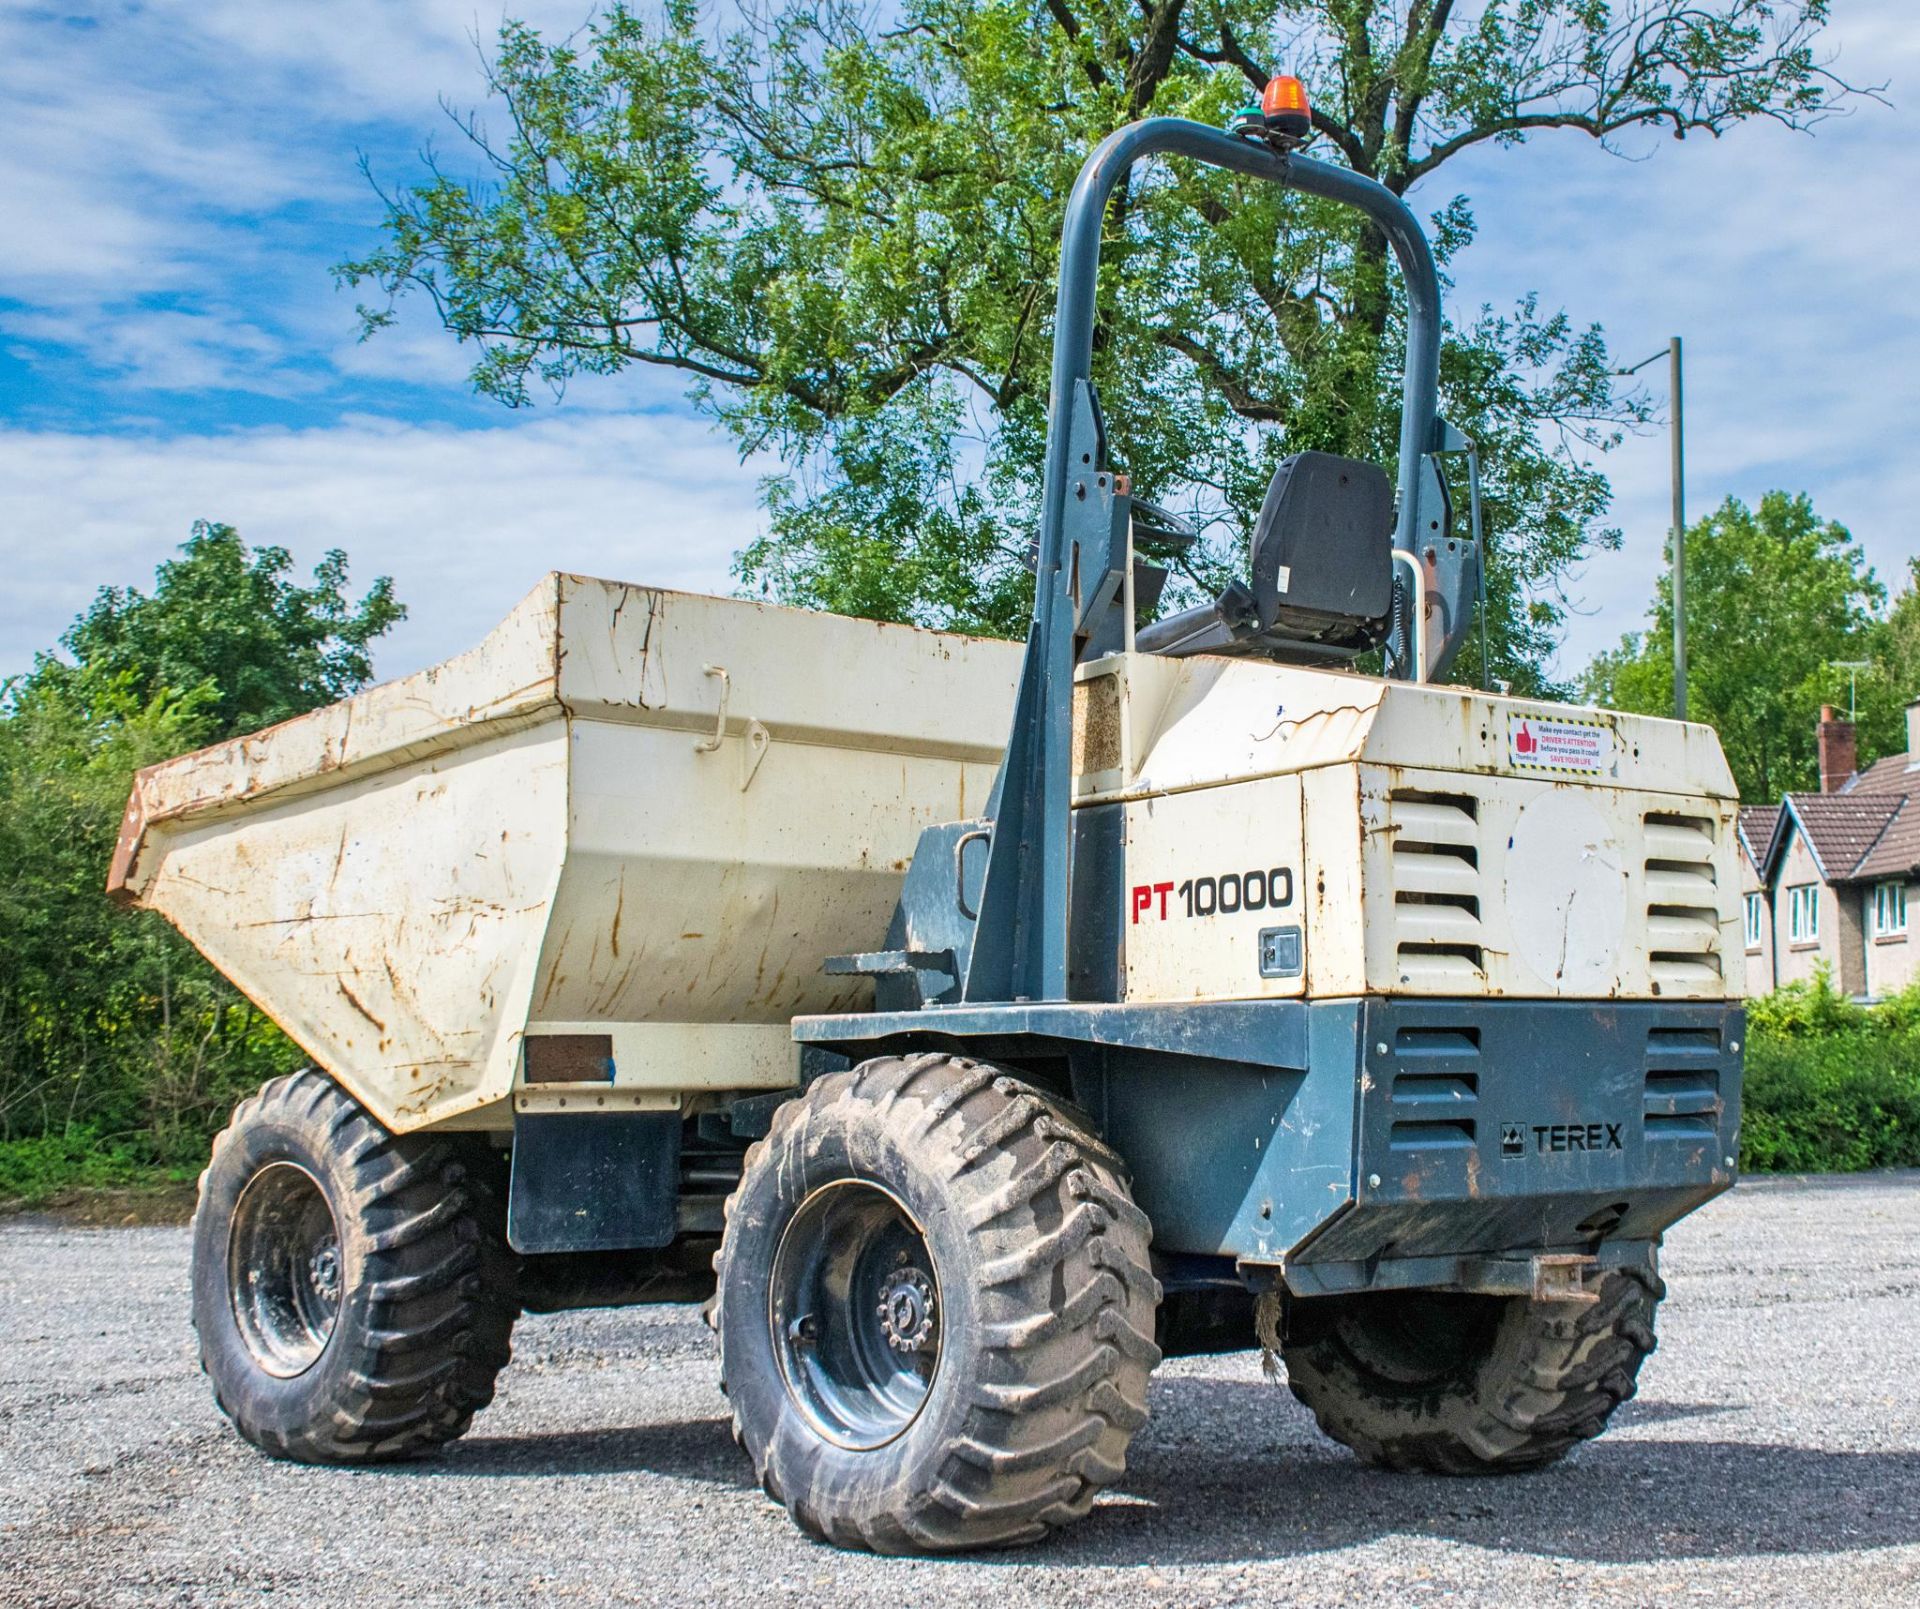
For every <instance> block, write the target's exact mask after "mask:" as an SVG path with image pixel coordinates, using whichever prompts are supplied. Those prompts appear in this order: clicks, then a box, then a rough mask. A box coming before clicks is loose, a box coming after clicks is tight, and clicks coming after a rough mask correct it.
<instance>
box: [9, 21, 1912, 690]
mask: <svg viewBox="0 0 1920 1609" xmlns="http://www.w3.org/2000/svg"><path fill="white" fill-rule="evenodd" d="M514 10H515V11H516V12H517V13H518V14H520V15H523V16H525V17H526V18H527V19H528V20H529V21H532V22H533V23H535V24H536V25H537V26H540V27H542V28H543V29H549V30H557V31H566V30H568V29H570V28H572V27H575V26H577V25H578V24H579V23H580V22H581V21H582V20H583V19H584V18H585V16H586V15H587V14H588V10H589V5H588V0H570V3H565V4H552V3H538V4H536V3H528V4H522V5H517V6H516V7H514ZM1834 11H1835V13H1836V22H1835V25H1834V27H1833V29H1832V30H1831V34H1830V37H1829V47H1830V49H1832V50H1834V51H1837V52H1838V56H1839V67H1840V69H1841V70H1842V71H1843V72H1845V73H1846V74H1848V75H1849V76H1851V77H1853V78H1855V79H1858V80H1864V81H1872V82H1886V83H1888V84H1889V86H1890V88H1889V97H1890V99H1891V100H1892V101H1893V103H1894V104H1893V107H1892V108H1891V109H1889V108H1883V107H1879V106H1874V105H1864V106H1862V107H1861V108H1860V109H1859V110H1858V111H1857V112H1856V113H1855V114H1854V115H1853V116H1851V117H1848V118H1844V119H1836V120H1834V121H1832V122H1829V123H1828V124H1826V125H1824V126H1823V128H1822V129H1821V130H1820V132H1819V133H1818V135H1817V136H1815V137H1814V138H1811V139H1809V138H1807V137H1805V136H1801V135H1794V134H1791V133H1788V132H1786V131H1783V130H1779V129H1775V128H1771V127H1750V128H1743V129H1740V130H1738V131H1736V132H1735V133H1734V134H1733V135H1731V136H1729V137H1728V138H1726V139H1724V140H1721V141H1718V142H1713V141H1689V142H1688V143H1687V144H1685V145H1684V146H1680V145H1675V144H1674V143H1673V142H1672V141H1671V140H1653V141H1649V142H1648V143H1647V145H1646V146H1645V147H1644V149H1643V150H1639V151H1636V152H1635V153H1634V159H1633V160H1623V159H1621V158H1619V157H1614V156H1609V155H1607V154H1606V153H1604V152H1602V151H1600V150H1599V149H1598V148H1596V147H1595V146H1593V145H1592V143H1591V142H1589V141H1586V140H1584V139H1582V138H1580V137H1578V136H1575V135H1571V134H1561V135H1557V136H1555V135H1549V136H1543V137H1541V138H1540V139H1539V140H1538V141H1536V143H1535V144H1534V145H1533V146H1531V147H1530V148H1528V149H1527V150H1525V151H1522V152H1498V151H1482V152H1480V153H1477V154H1475V155H1474V156H1473V157H1472V158H1471V159H1470V161H1469V162H1467V163H1465V164H1461V165H1455V166H1453V167H1450V169H1449V170H1448V171H1447V173H1446V174H1445V175H1443V178H1444V179H1445V181H1446V183H1445V186H1444V188H1442V189H1432V190H1429V191H1427V192H1425V193H1420V192H1416V195H1415V200H1416V201H1418V202H1420V203H1421V204H1422V205H1423V206H1424V207H1425V208H1426V209H1427V210H1432V209H1434V208H1437V207H1438V206H1440V205H1441V204H1443V203H1444V202H1445V201H1446V200H1447V199H1448V197H1449V196H1450V195H1451V194H1452V193H1453V192H1454V191H1455V190H1465V191H1467V192H1468V193H1469V194H1470V195H1471V196H1472V197H1473V201H1474V206H1475V210H1476V213H1477V215H1478V217H1479V220H1480V226H1481V232H1480V238H1479V241H1478V243H1477V244H1476V245H1475V246H1474V247H1473V248H1472V250H1471V251H1470V253H1469V254H1468V255H1467V256H1466V257H1465V258H1464V259H1463V260H1462V262H1461V263H1460V265H1459V284H1458V287H1457V291H1456V296H1455V301H1456V304H1457V305H1458V306H1459V307H1460V309H1461V310H1463V311H1470V310H1471V308H1472V307H1473V306H1474V305H1477V304H1478V303H1479V302H1481V301H1491V302H1493V303H1495V304H1496V305H1504V304H1508V303H1510V302H1511V301H1512V300H1513V299H1514V298H1515V297H1517V296H1518V295H1520V294H1522V293H1524V292H1525V291H1527V290H1529V289H1538V290H1540V291H1541V292H1542V294H1543V299H1544V300H1545V301H1547V302H1548V303H1549V304H1557V305H1561V306H1565V307H1566V308H1567V309H1568V310H1569V311H1570V312H1571V313H1573V314H1574V316H1575V317H1576V318H1577V319H1578V320H1580V321H1582V322H1585V321H1589V320H1598V321H1599V322H1601V323H1603V324H1604V325H1605V326H1606V328H1607V331H1608V334H1609V337H1610V338H1611V340H1612V341H1613V342H1614V344H1615V347H1616V349H1617V351H1618V352H1619V354H1620V356H1621V357H1622V358H1623V359H1626V360H1629V361H1631V360H1632V359H1637V358H1639V357H1642V356H1645V355H1646V354H1648V353H1650V352H1652V351H1654V350H1655V349H1656V348H1658V347H1660V346H1661V345H1662V344H1663V343H1664V342H1665V340H1666V338H1667V336H1668V335H1669V334H1672V333H1679V334H1681V335H1683V336H1685V337H1686V340H1687V346H1688V356H1689V373H1688V399H1687V400H1688V447H1689V469H1688V475H1689V493H1690V496H1689V506H1690V509H1691V510H1692V511H1693V512H1695V513H1698V512H1700V511H1702V510H1704V509H1705V508H1706V507H1708V506H1709V505H1710V504H1712V503H1717V502H1718V501H1719V500H1720V499H1721V498H1722V497H1724V496H1726V495H1728V494H1734V495H1738V496H1741V497H1743V498H1747V499H1749V500H1752V499H1755V498H1757V497H1758V496H1759V495H1760V494H1761V493H1762V492H1764V491H1765V490H1767V489H1768V488H1770V487H1774V486H1784V487H1788V488H1791V489H1795V490H1800V489H1804V490H1808V491H1811V492H1812V493H1813V495H1814V497H1815V501H1816V504H1817V506H1818V507H1819V508H1820V509H1821V510H1822V511H1823V512H1824V513H1826V514H1828V515H1830V516H1831V517H1834V518H1837V519H1839V520H1841V521H1843V522H1844V523H1846V524H1848V525H1849V526H1850V527H1852V529H1853V530H1854V533H1855V535H1856V536H1857V537H1859V538H1860V540H1861V541H1862V542H1863V543H1864V544H1865V546H1866V548H1867V551H1868V553H1869V556H1870V557H1871V559H1872V560H1873V562H1874V563H1875V564H1876V566H1878V568H1879V569H1880V571H1881V573H1882V575H1883V576H1885V577H1888V578H1893V577H1895V576H1903V575H1904V574H1905V569H1906V559H1907V557H1908V555H1909V554H1910V553H1913V552H1915V551H1917V550H1920V543H1917V542H1916V539H1915V518H1916V515H1915V511H1916V510H1917V509H1920V455H1916V453H1915V450H1914V446H1913V437H1914V434H1915V428H1916V424H1920V316H1917V314H1916V301H1917V298H1916V293H1915V290H1914V284H1915V268H1914V262H1915V257H1916V250H1917V247H1920V229H1916V225H1915V222H1914V215H1915V212H1916V208H1920V156H1916V153H1915V140H1916V135H1920V129H1917V128H1916V125H1915V121H1914V118H1913V115H1912V113H1911V112H1910V110H1909V104H1910V103H1914V88H1913V87H1914V86H1916V85H1920V29H1917V28H1916V27H1915V26H1914V22H1913V16H1914V12H1913V3H1912V0H1835V5H1834ZM499 16H500V13H499V11H498V10H496V9H492V8H490V7H487V6H484V5H483V6H480V7H478V8H476V6H475V5H474V4H473V0H302V3H301V4H298V5H264V4H261V3H259V0H193V3H188V0H150V3H144V4H141V3H132V0H121V3H104V4H69V5H58V4H53V5H38V4H32V3H25V0H0V105H4V107H5V108H6V121H7V133H6V137H5V139H4V140H0V220H4V224H5V227H4V231H0V557H4V559H5V561H6V573H7V575H8V577H9V578H10V583H11V584H10V585H9V586H8V587H7V588H6V589H5V590H4V592H0V675H4V674H8V673H11V672H13V671H15V670H19V669H22V668H24V667H25V665H26V664H27V663H29V662H30V660H31V656H32V654H33V652H34V650H35V649H36V648H39V647H43V646H47V645H49V644H51V643H52V642H53V640H54V639H55V638H56V637H57V635H58V634H59V632H60V630H61V629H62V628H63V627H64V626H65V624H66V623H67V621H68V620H69V619H71V617H72V616H73V614H74V613H75V612H76V611H77V610H78V609H80V608H81V607H83V606H84V605H85V603H86V601H87V600H88V598H89V597H90V596H91V595H92V593H93V591H94V589H95V588H97V587H99V586H101V585H105V584H109V583H117V584H126V583H138V584H141V585H146V584H147V583H148V582H149V581H150V579H151V575H152V570H153V567H154V565H155V564H156V563H157V562H158V561H160V560H161V559H162V558H164V557H165V556H166V555H167V553H168V552H169V551H170V550H171V549H172V548H173V547H174V546H175V545H176V544H177V543H178V542H180V541H181V540H182V539H183V538H184V537H185V535H186V533H187V528H188V526H189V525H190V524H191V522H192V521H193V520H194V519H196V518H199V517H207V518H215V519H224V520H228V521H230V522H232V523H234V524H236V525H238V526H240V527H241V529H242V530H243V531H244V532H245V534H246V535H247V536H248V537H249V538H250V539H252V540H254V541H256V542H275V543H279V544H281V545H283V546H286V547H289V548H291V549H292V550H293V552H294V554H295V555H296V557H297V558H298V559H300V560H301V562H302V563H303V564H305V563H310V562H311V561H312V560H313V559H314V558H316V557H317V556H318V555H319V553H320V552H322V551H323V550H324V549H326V548H328V547H333V546H339V547H344V548H346V549H347V550H348V552H349V553H350V554H351V555H352V557H353V561H354V565H355V573H356V576H357V577H358V578H359V579H361V580H362V581H364V580H366V579H369V578H371V577H372V576H373V575H375V574H377V573H382V572H388V573H391V574H393V575H394V576H395V578H396V580H397V582H398V585H399V590H400V594H401V596H402V597H403V598H404V599H406V600H407V601H408V603H409V604H410V606H411V609H412V618H411V619H410V620H409V621H408V622H407V623H406V624H405V625H404V626H403V627H402V628H400V630H399V631H398V632H396V633H395V635H394V637H393V638H392V639H391V641H390V642H389V644H388V645H387V646H386V647H385V649H384V650H383V652H382V654H381V656H380V661H379V669H380V671H381V673H382V674H383V675H393V674H400V673H403V672H405V671H407V670H410V669H413V668H416V667H417V666H419V665H422V664H425V663H429V662H431V661H433V660H435V659H438V658H441V657H443V656H445V655H446V654H449V653H452V652H455V651H457V650H458V649H460V648H462V647H464V646H467V645H468V644H470V643H471V642H472V641H473V640H474V639H475V638H476V637H478V636H479V635H480V634H481V633H482V632H483V631H484V630H485V629H486V627H487V626H488V625H489V624H491V623H492V621H494V620H495V619H497V618H498V617H499V616H500V615H501V614H502V613H504V612H505V610H506V609H507V608H508V607H509V606H510V605H511V604H512V602H513V601H514V600H515V599H516V598H518V597H519V596H520V595H521V594H522V593H523V592H524V591H525V590H526V589H527V588H528V587H529V586H531V585H532V584H533V582H534V581H535V580H536V579H537V578H538V577H539V575H540V574H541V573H542V572H544V571H545V570H547V569H550V568H556V567H558V568H568V569H579V570H585V571H588V572H591V573H597V574H602V575H610V576H615V577H619V578H621V579H628V580H638V581H646V582H652V583H658V584H663V585H670V586H682V587H692V588H698V589H704V590H726V589H728V587H729V586H730V582H729V579H728V564H729V561H730V558H731V556H732V554H733V552H734V551H735V550H736V549H738V548H739V547H741V546H743V545H744V544H745V543H746V542H747V541H748V540H750V539H751V537H752V535H753V534H754V533H755V531H756V530H757V529H758V519H759V516H758V511H757V508H756V504H755V497H754V490H755V487H754V482H755V475H754V472H753V470H752V469H751V468H749V467H743V466H741V465H740V464H739V463H738V462H737V461H736V459H735V457H734V454H733V451H732V449H731V447H730V446H729V444H728V443H727V442H726V441H725V440H723V439H722V438H720V437H719V436H717V435H715V434H714V433H712V432H711V431H710V430H709V429H708V428H707V427H706V426H705V425H704V424H703V423H701V422H700V421H699V420H697V419H696V418H694V417H693V416H692V414H691V413H690V411H689V410H687V409H686V407H685V406H684V404H683V403H682V402H681V401H680V398H679V394H678V392H677V389H676V388H674V387H672V386H671V385H663V384H662V383H661V382H659V381H658V380H657V379H655V378H653V377H649V376H634V377H632V378H622V379H620V380H619V381H617V382H613V383H606V384H601V385H596V386H593V387H589V388H584V389H580V390H576V391H575V392H573V393H572V394H570V396H569V397H568V399H567V400H566V401H565V402H564V403H562V404H560V405H558V406H555V405H552V404H550V403H547V402H545V401H543V402H542V404H541V405H540V406H538V407H536V408H533V409H531V410H526V411H522V412H519V413H509V412H507V411H506V410H503V409H501V408H500V407H499V406H498V405H496V404H493V403H489V402H483V401H481V400H479V399H476V398H474V397H473V396H471V395H470V394H469V392H468V390H467V388H466V385H465V380H464V377H465V371H466V360H465V355H464V354H463V353H462V352H461V351H460V350H459V349H458V348H457V347H456V346H455V345H454V343H453V342H452V340H451V338H449V337H446V336H444V335H442V334H440V333H439V332H438V331H437V330H435V329H430V328H428V327H426V326H425V325H424V324H423V323H422V322H420V321H419V320H417V319H415V320H414V321H412V322H409V323H407V324H405V325H403V326H402V327H401V328H400V329H399V330H397V331H394V332H391V333H389V334H387V335H385V336H383V337H381V338H379V339H377V340H375V341H373V342H371V343H367V344H365V345H362V344H359V343H357V342H356V340H355V337H354V321H353V308H352V300H353V298H352V296H351V295H350V294H347V293H342V292H339V291H337V290H336V289H335V288H334V286H333V284H332V281H331V279H330V276H329V274H328V272H327V270H328V267H329V265H330V264H332V263H334V262H336V261H338V260H339V259H341V258H342V257H345V256H349V255H351V254H353V253H354V252H356V251H359V250H361V249H363V248H364V247H366V246H367V245H368V244H369V243H370V241H371V240H372V238H373V237H372V232H371V231H372V225H373V223H374V221H375V219H376V217H377V210H378V209H377V205H376V203H375V200H374V198H373V196H372V194H371V192H370V191H369V190H368V188H367V186H366V183H365V180H364V179H363V178H362V177H361V175H360V173H359V171H358V168H357V158H358V155H359V154H360V153H362V152H364V153H365V154H366V155H367V156H368V158H369V159H370V160H371V161H372V163H373V164H374V166H375V168H376V170H377V171H379V172H380V173H381V174H382V175H384V176H386V177H388V178H396V177H397V178H405V177H408V176H410V175H411V174H412V173H414V172H416V171H417V155H416V154H417V152H418V151H419V149H420V148H421V146H422V145H423V144H425V143H427V142H429V141H433V142H436V143H440V144H442V145H448V144H451V143H452V142H453V139H454V136H453V135H452V132H451V130H450V129H449V128H448V126H447V124H446V122H445V119H444V117H443V115H442V114H441V113H440V112H439V110H438V107H437V104H436V102H437V98H439V97H443V96H444V97H445V98H447V99H449V100H450V101H453V102H455V103H458V104H471V103H472V102H473V101H474V100H475V99H476V98H477V95H478V90H479V75H478V67H477V61H476V56H475V48H474V44H473V39H474V36H475V35H476V33H478V34H481V35H483V36H485V35H490V34H491V32H492V30H493V28H494V27H495V25H496V24H497V22H498V20H499ZM1916 104H1920V103H1916ZM1649 377H1650V378H1651V379H1653V380H1654V382H1655V383H1654V385H1653V386H1652V387H1651V388H1650V389H1651V391H1652V393H1653V394H1654V395H1655V397H1656V400H1657V401H1661V402H1662V403H1663V401H1664V379H1663V378H1661V377H1660V376H1659V375H1658V374H1657V373H1656V372H1654V371H1650V375H1649ZM1608 469H1609V473H1610V474H1611V476H1612V478H1613V481H1614V485H1615V489H1616V510H1615V519H1616V521H1617V523H1619V524H1620V525H1621V526H1622V527H1623V528H1624V529H1625V531H1626V533H1627V546H1626V548H1625V550H1624V551H1623V552H1622V553H1620V554H1618V555H1611V556H1602V557H1600V558H1597V559H1595V560H1594V561H1593V562H1592V563H1590V564H1589V565H1588V566H1586V567H1585V569H1584V570H1583V572H1582V573H1581V574H1580V575H1579V576H1577V577H1576V578H1574V580H1573V582H1572V585H1571V589H1570V602H1571V603H1572V604H1573V605H1574V607H1575V609H1576V613H1575V615H1574V617H1573V619H1572V621H1571V627H1570V630H1569V633H1568V641H1567V645H1566V647H1565V649H1564V650H1563V655H1562V665H1561V668H1562V669H1563V670H1573V669H1577V668H1578V666H1579V665H1580V664H1582V663H1584V662H1585V660H1586V658H1587V657H1588V656H1589V655H1590V654H1591V652H1592V651H1593V650H1594V649H1596V648H1598V647H1602V646H1605V645H1608V644H1610V643H1611V642H1612V641H1613V640H1614V639H1616V638H1617V637H1618V635H1619V634H1620V632H1621V631H1623V630H1627V629H1630V628H1632V627H1633V626H1635V625H1637V624H1638V621H1639V616H1640V614H1641V612H1642V611H1643V609H1644V607H1645V603H1646V600H1647V597H1648V595H1649V592H1650V589H1651V582H1652V577H1653V573H1654V569H1655V567H1656V566H1657V564H1658V563H1659V555H1660V543H1661V540H1662V535H1663V532H1664V529H1665V526H1666V523H1667V515H1666V498H1667V492H1666V444H1665V439H1664V436H1662V435H1659V434H1654V435H1650V436H1648V437H1646V438H1643V439H1637V440H1634V441H1632V442H1629V443H1628V445H1627V446H1626V447H1624V448H1623V449H1621V450H1620V451H1619V452H1617V453H1615V454H1613V455H1611V456H1610V459H1609V463H1608ZM1914 691H1915V692H1920V689H1915V690H1914Z"/></svg>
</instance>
